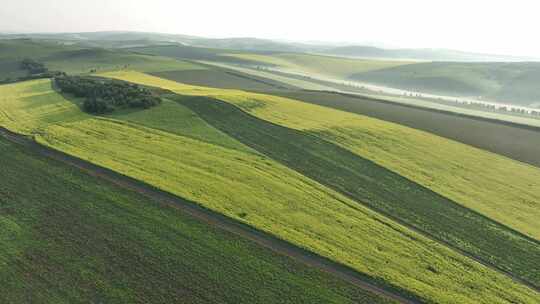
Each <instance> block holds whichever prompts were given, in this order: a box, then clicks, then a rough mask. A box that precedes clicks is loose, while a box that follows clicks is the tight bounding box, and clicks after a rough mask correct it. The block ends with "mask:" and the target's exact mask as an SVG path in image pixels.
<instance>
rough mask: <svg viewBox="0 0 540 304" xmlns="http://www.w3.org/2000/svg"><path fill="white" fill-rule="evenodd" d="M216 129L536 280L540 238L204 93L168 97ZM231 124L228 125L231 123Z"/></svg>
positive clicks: (452, 244)
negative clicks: (174, 99)
mask: <svg viewBox="0 0 540 304" xmlns="http://www.w3.org/2000/svg"><path fill="white" fill-rule="evenodd" d="M176 98H177V100H178V101H179V102H181V103H182V104H183V105H186V106H188V107H189V108H191V109H192V110H193V111H194V112H196V113H197V114H198V115H199V116H201V117H202V118H203V119H205V120H206V121H207V122H208V123H210V124H211V125H213V126H214V127H216V128H218V129H220V130H222V131H223V132H224V133H226V134H228V135H230V136H232V137H234V138H236V139H237V140H239V141H241V142H242V143H244V144H246V145H248V146H250V147H252V148H254V149H255V150H258V151H259V152H261V153H263V154H266V155H267V156H269V157H271V158H273V159H275V160H276V161H279V162H281V163H283V164H284V165H286V166H288V167H290V168H292V169H294V170H296V171H298V172H300V173H302V174H304V175H305V176H308V177H310V178H312V179H314V180H316V181H318V182H320V183H321V184H323V185H326V186H328V187H331V188H333V189H335V190H337V191H339V192H341V193H343V194H345V195H348V196H349V197H351V198H353V199H355V200H357V201H358V202H362V203H364V204H366V205H367V206H369V207H370V208H372V209H374V210H377V211H379V212H381V213H383V214H386V215H387V216H389V217H390V218H392V219H394V220H396V221H398V222H401V223H403V224H405V225H408V226H409V227H414V228H415V229H417V230H419V231H422V232H423V233H424V234H426V235H429V236H431V237H433V238H434V239H436V240H438V241H440V242H443V243H445V244H448V245H449V246H450V247H452V248H455V249H458V250H460V251H461V252H463V253H465V254H467V255H471V256H474V257H475V258H477V259H478V260H480V261H482V262H484V263H487V264H489V265H490V266H491V267H494V268H497V269H499V270H501V271H504V272H506V273H508V274H510V275H511V276H515V277H516V278H519V279H520V280H523V281H526V282H529V285H530V286H536V288H538V286H540V265H539V264H538V261H540V244H539V243H538V241H535V240H533V239H530V238H527V237H526V236H523V235H521V234H519V233H518V232H515V231H514V230H511V229H509V228H507V227H505V226H503V225H501V224H499V223H497V222H494V221H492V220H490V219H489V218H486V217H484V216H482V215H480V214H478V213H475V212H474V211H472V210H470V209H467V208H464V207H462V206H461V205H459V204H457V203H455V202H453V201H451V200H449V199H447V198H445V197H442V196H440V195H438V194H436V193H434V192H432V191H431V190H429V189H427V188H424V187H422V186H420V185H418V184H416V183H414V182H412V181H410V180H408V179H406V178H404V177H402V176H400V175H398V174H396V173H393V172H392V171H389V170H388V169H385V168H383V167H381V166H379V165H377V164H375V163H373V162H371V161H369V160H366V159H364V158H361V157H359V156H357V155H355V154H353V153H351V152H349V151H348V150H345V149H343V148H341V147H338V146H336V145H334V144H331V143H329V142H327V141H325V140H323V139H321V138H320V135H323V136H324V134H308V133H304V132H300V131H296V130H292V129H288V128H285V127H281V126H278V125H275V124H272V123H269V122H267V121H263V120H260V119H258V118H255V117H253V116H251V115H249V114H247V113H245V112H243V111H241V110H240V109H238V108H236V107H235V106H233V105H230V104H227V103H225V102H222V101H218V100H213V99H210V98H206V97H182V96H179V97H176ZM231 122H234V123H231Z"/></svg>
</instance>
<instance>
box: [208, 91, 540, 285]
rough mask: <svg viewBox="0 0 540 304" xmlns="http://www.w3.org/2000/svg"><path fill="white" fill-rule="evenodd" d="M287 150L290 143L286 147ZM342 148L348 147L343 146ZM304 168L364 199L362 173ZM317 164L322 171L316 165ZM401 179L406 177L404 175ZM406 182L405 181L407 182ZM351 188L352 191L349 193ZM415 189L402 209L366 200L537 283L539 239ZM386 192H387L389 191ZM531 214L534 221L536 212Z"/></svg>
mask: <svg viewBox="0 0 540 304" xmlns="http://www.w3.org/2000/svg"><path fill="white" fill-rule="evenodd" d="M219 98H222V99H225V100H227V101H232V102H233V103H239V104H240V106H241V107H242V105H243V107H244V109H245V110H247V111H250V110H253V109H254V110H255V111H256V110H257V109H260V108H263V107H264V101H261V100H259V101H257V100H255V101H250V100H249V98H247V99H246V98H244V99H242V98H241V97H239V96H235V95H233V96H232V97H231V96H228V97H226V98H225V97H219ZM289 106H291V104H289ZM279 110H280V109H279V108H275V107H274V108H273V109H272V110H271V111H270V112H272V113H273V114H274V115H277V116H282V115H283V113H279V112H278V111H279ZM199 114H200V113H199ZM308 115H309V114H308ZM282 118H283V117H282ZM305 119H306V120H307V121H309V119H310V118H309V117H306V118H305ZM232 121H235V122H236V120H235V119H232ZM221 127H222V126H220V128H221ZM229 127H232V126H229ZM246 131H247V130H246ZM238 132H240V131H238ZM227 133H228V134H229V135H231V136H233V137H234V136H235V135H234V131H231V130H229V132H227ZM259 136H260V135H257V136H255V137H256V138H258V139H260V138H262V137H259ZM283 136H285V135H283ZM285 137H286V136H285ZM299 140H300V139H296V140H290V141H292V142H299ZM290 141H289V142H290ZM276 142H279V139H275V141H274V140H271V141H270V143H271V144H270V145H271V146H272V147H274V144H275V143H276ZM286 144H287V143H283V145H285V146H286ZM248 145H249V144H248ZM331 146H332V145H330V146H328V147H324V148H320V150H322V151H323V152H327V151H331V149H332V147H331ZM303 147H305V146H303ZM259 148H260V147H259ZM276 148H277V147H276ZM335 148H337V147H335ZM270 149H272V148H270ZM289 149H291V148H290V147H289ZM297 149H298V148H297ZM300 149H302V148H300ZM313 149H315V148H313ZM284 151H288V150H287V149H285V150H283V151H281V152H276V151H274V152H276V153H275V155H271V154H269V155H271V156H272V157H283V156H287V155H289V154H290V153H283V152H284ZM345 152H347V151H346V150H345ZM264 153H269V152H268V151H266V150H265V151H264ZM345 154H347V153H345ZM348 154H350V155H348V156H347V157H349V156H351V155H352V156H354V154H352V153H348ZM299 155H302V154H301V153H300V154H299ZM342 157H345V156H342ZM347 157H345V158H344V159H347ZM278 159H279V158H278ZM358 159H360V160H361V158H358ZM358 159H357V161H358ZM291 162H292V165H293V166H294V164H300V163H301V162H299V161H298V160H293V161H291ZM349 162H352V163H354V157H353V159H349ZM311 163H317V162H311ZM364 163H367V164H368V167H369V166H372V165H373V164H372V163H371V162H369V161H368V162H365V160H364ZM293 168H294V167H293ZM295 169H297V170H298V168H295ZM302 169H305V168H300V170H298V171H299V172H301V173H303V174H304V175H307V176H309V177H312V178H314V179H315V180H317V181H319V182H321V183H323V184H325V185H327V186H330V187H333V188H334V189H338V190H340V191H342V193H345V194H348V195H353V198H355V199H357V200H358V201H364V200H365V199H366V197H365V193H362V191H358V189H355V190H351V189H354V188H355V187H357V185H356V184H355V182H354V181H355V180H362V176H361V175H359V176H354V174H353V176H354V177H352V176H349V179H346V181H348V183H349V184H348V185H347V184H345V186H344V185H339V184H332V183H333V182H334V181H332V179H333V175H328V174H327V176H326V177H327V179H329V181H328V180H326V181H325V180H323V181H321V180H320V179H318V178H320V176H324V172H317V173H316V174H320V176H313V175H310V172H305V171H302ZM310 169H311V168H310ZM319 169H320V170H323V169H321V168H320V167H319ZM325 169H327V168H325ZM340 169H341V170H344V172H345V173H346V174H350V173H348V172H347V171H348V169H349V166H348V165H346V164H344V163H343V164H342V167H341V168H340ZM358 170H359V171H358V172H362V168H361V167H360V168H359V169H358ZM335 171H336V172H334V173H335V176H339V175H340V172H341V171H340V170H335ZM377 171H379V170H378V169H376V170H375V172H377ZM311 173H313V172H311ZM388 173H390V172H388ZM383 175H384V174H383ZM396 176H397V175H396ZM375 179H376V180H380V178H375ZM403 181H407V180H406V179H403ZM407 183H409V182H408V181H407ZM411 184H412V183H411ZM411 184H409V185H405V187H407V188H405V190H408V189H409V188H412V189H414V188H415V187H416V186H417V185H414V184H412V185H411ZM382 188H383V189H384V185H382ZM351 191H352V194H351ZM392 191H394V192H395V191H396V190H392ZM402 191H403V190H402ZM419 191H420V192H421V193H428V194H424V199H425V200H424V202H423V203H419V202H417V201H415V200H416V199H417V198H415V199H414V200H413V201H414V202H415V203H416V204H415V205H414V206H413V205H406V208H400V209H401V210H395V209H393V208H395V207H396V206H397V207H401V206H400V202H399V200H400V199H403V198H400V199H398V200H396V197H394V198H393V200H394V204H395V206H394V205H392V204H390V205H386V206H379V205H378V204H377V203H378V202H369V203H368V205H370V206H371V207H374V208H375V209H376V210H379V211H384V212H388V214H389V215H390V216H391V217H392V218H394V219H398V220H399V221H402V222H403V221H405V223H407V224H408V225H412V226H413V227H415V228H417V229H420V230H421V231H423V232H424V233H427V234H428V235H431V236H434V237H435V238H436V239H438V240H440V241H443V242H446V243H450V244H452V246H454V247H455V248H458V249H460V250H462V251H463V252H468V253H469V254H472V255H473V256H475V257H477V258H479V259H480V260H482V261H483V262H484V263H489V264H490V265H492V266H493V267H495V268H497V269H499V270H502V271H504V272H506V273H511V274H512V275H514V276H516V277H518V278H519V279H522V280H524V281H527V282H529V284H530V286H534V287H535V288H536V289H537V288H538V282H537V280H538V275H539V271H538V269H537V268H538V265H536V262H535V261H537V260H538V259H539V258H540V246H539V245H538V241H537V240H535V239H530V238H527V237H526V236H524V235H520V234H519V233H516V232H515V231H512V230H511V229H508V228H507V227H504V226H503V225H500V224H498V223H496V222H493V221H492V220H490V219H489V218H486V217H483V216H482V215H480V214H477V213H475V212H472V211H471V210H469V209H466V208H461V206H459V205H457V204H455V203H454V202H452V201H450V200H448V199H446V198H444V197H442V196H438V195H436V194H435V193H431V194H429V193H430V191H429V190H427V189H425V188H420V189H419ZM388 193H389V194H390V192H388ZM403 195H405V197H407V196H408V194H407V193H406V192H405V193H404V194H403ZM425 195H427V197H429V198H426V196H425ZM409 196H410V195H409ZM413 196H414V195H413ZM420 196H422V195H420ZM431 200H434V202H438V205H439V206H438V207H439V208H442V209H441V210H437V214H436V215H438V216H440V218H433V217H432V216H433V215H434V214H430V211H429V210H430V209H429V207H432V205H431V204H433V202H432V201H431ZM383 203H384V202H383ZM386 203H388V202H386ZM381 207H382V209H381ZM426 207H428V208H426ZM403 212H404V213H403ZM406 214H408V217H409V218H408V219H407V217H405V219H404V218H403V216H404V215H406ZM417 214H422V215H423V216H422V217H421V218H418V215H417ZM448 214H451V215H452V216H448ZM462 216H465V217H464V219H462ZM444 219H446V220H444ZM532 219H533V220H534V217H533V218H532ZM441 221H442V222H441ZM461 221H464V222H465V223H467V222H468V225H465V228H464V225H463V222H461ZM477 225H483V229H482V230H483V231H482V232H483V233H486V234H480V235H479V236H469V231H477V230H478V227H477ZM441 228H442V229H441ZM456 228H458V229H456ZM431 231H434V232H431ZM447 234H448V235H447ZM486 237H487V239H486ZM502 244H506V246H502V247H503V248H506V250H508V252H504V253H503V252H501V251H500V248H499V246H501V245H502ZM515 256H521V257H522V258H520V259H519V261H517V264H516V261H514V257H515ZM519 264H521V265H519ZM516 266H517V267H516Z"/></svg>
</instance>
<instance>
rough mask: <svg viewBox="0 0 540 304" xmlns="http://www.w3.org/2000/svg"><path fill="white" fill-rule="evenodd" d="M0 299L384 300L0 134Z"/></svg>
mask: <svg viewBox="0 0 540 304" xmlns="http://www.w3.org/2000/svg"><path fill="white" fill-rule="evenodd" d="M0 155H1V158H0V168H1V169H0V243H1V244H2V246H0V303H389V302H388V301H387V300H382V299H380V298H378V297H376V296H373V295H371V294H368V293H366V292H364V291H362V290H360V289H357V288H355V287H352V286H350V285H347V284H345V283H343V282H341V281H338V280H337V279H334V278H333V277H330V276H329V275H326V274H323V273H321V272H318V271H315V270H311V269H308V268H307V267H306V266H303V264H302V265H300V264H298V263H296V262H294V261H292V260H291V259H289V258H285V257H282V256H278V255H275V254H272V253H270V252H268V251H267V250H266V249H262V248H261V247H258V246H256V245H254V244H253V243H251V242H248V241H244V240H243V239H240V238H238V237H236V236H233V235H231V234H229V233H225V232H223V231H221V230H216V229H214V228H211V227H209V226H208V225H206V224H203V223H201V222H199V221H196V220H194V219H193V218H191V217H188V216H186V215H184V214H183V213H181V212H180V211H179V210H177V209H174V208H172V207H170V206H167V205H164V204H161V203H156V202H154V201H150V200H149V199H147V198H145V197H142V196H140V195H138V194H135V193H133V192H130V191H126V190H122V189H119V188H117V187H113V186H111V185H110V184H108V183H106V182H104V181H101V180H100V179H97V178H94V177H90V176H89V175H86V174H83V173H81V172H80V171H78V170H77V169H74V168H73V167H67V166H66V165H63V164H61V163H59V162H57V161H53V160H51V159H48V158H44V157H42V156H38V155H37V154H35V153H34V152H31V151H30V150H28V149H27V148H24V149H23V148H22V147H21V146H15V145H13V144H11V143H10V142H7V141H5V140H4V139H3V138H0Z"/></svg>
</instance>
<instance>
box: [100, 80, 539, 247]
mask: <svg viewBox="0 0 540 304" xmlns="http://www.w3.org/2000/svg"><path fill="white" fill-rule="evenodd" d="M109 76H111V77H118V78H121V79H124V80H128V81H133V82H138V83H144V84H148V85H151V86H157V87H164V88H168V89H171V90H173V91H176V92H179V93H183V94H192V95H211V96H215V97H217V98H220V99H224V100H226V101H228V102H231V103H234V104H236V105H238V106H240V107H242V108H243V109H244V110H245V111H247V112H249V113H251V114H253V115H256V116H258V117H260V118H263V119H265V120H268V121H271V122H275V123H278V124H281V125H284V126H287V127H289V128H293V129H299V130H303V131H307V132H312V133H316V134H319V136H323V138H325V139H327V140H329V141H332V142H336V143H337V144H339V145H342V146H344V147H346V148H348V149H350V150H351V151H353V152H355V153H356V154H358V155H360V156H362V157H366V158H368V159H370V160H373V161H375V162H376V163H379V164H381V165H383V166H385V167H387V168H389V169H391V170H393V171H395V172H398V173H400V174H402V175H404V176H406V177H408V178H410V179H411V180H414V181H417V182H418V183H420V184H422V185H424V186H426V187H428V188H431V189H433V190H434V191H436V192H440V193H442V194H444V195H445V196H447V197H449V198H450V199H453V200H455V201H457V202H459V203H461V204H464V206H466V207H469V208H472V209H474V210H476V211H479V212H481V213H483V214H486V215H488V216H489V217H491V218H494V219H496V220H498V221H500V222H501V223H504V224H505V225H508V226H510V227H512V228H514V229H516V230H519V231H521V232H522V233H525V234H528V235H530V236H531V237H534V238H536V239H539V238H540V226H539V225H538V223H537V221H536V218H538V216H540V214H538V213H537V210H538V208H537V203H534V202H538V201H540V197H539V196H540V184H539V183H538V180H539V179H538V178H540V170H539V169H538V168H535V167H533V166H529V165H525V164H522V163H519V162H516V161H512V160H509V159H507V158H505V157H501V156H498V155H496V154H492V153H488V152H485V151H482V150H479V149H475V148H472V147H470V146H467V145H463V144H459V143H456V142H453V141H450V140H446V139H443V138H440V137H437V136H433V135H430V134H429V133H425V132H421V131H417V130H414V129H411V128H407V127H402V126H400V125H396V124H392V123H387V122H383V121H380V120H377V119H372V118H368V117H365V116H360V115H355V114H352V113H346V112H342V111H337V110H332V109H328V108H325V107H320V106H316V105H309V104H306V103H302V102H297V101H294V100H291V99H287V98H281V97H275V96H269V95H263V94H254V93H247V92H241V91H232V90H216V89H208V88H203V87H195V86H187V85H183V84H179V83H176V82H173V81H168V80H164V79H159V78H157V77H151V76H146V75H143V74H139V73H130V72H127V73H113V74H109ZM324 133H328V135H327V136H325V135H323V134H324ZM337 139H341V140H337ZM365 143H370V144H365ZM418 155H422V158H418V157H417V156H418ZM441 159H444V161H443V162H442V161H441ZM451 168H454V169H451ZM516 174H517V175H516ZM509 175H511V176H516V179H514V180H512V181H508V180H507V176H509ZM438 181H441V182H440V183H439V182H438ZM460 185H463V186H460ZM514 189H519V190H518V191H515V190H514ZM508 202H513V204H511V205H509V204H508ZM531 203H532V205H531ZM501 208H502V209H501ZM501 211H502V212H501Z"/></svg>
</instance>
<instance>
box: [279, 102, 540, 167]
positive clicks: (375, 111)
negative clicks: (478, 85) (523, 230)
mask: <svg viewBox="0 0 540 304" xmlns="http://www.w3.org/2000/svg"><path fill="white" fill-rule="evenodd" d="M272 95H278V96H282V97H286V98H290V99H295V100H301V101H304V102H307V103H312V104H316V105H321V106H324V107H328V108H334V109H337V110H342V111H346V112H351V113H356V114H361V115H365V116H369V117H373V118H377V119H381V120H384V121H388V122H393V123H397V124H401V125H404V126H408V127H410V128H414V129H418V130H422V131H426V132H429V133H431V134H435V135H438V136H441V137H445V138H448V139H451V140H455V141H458V142H461V143H464V144H467V145H470V146H473V147H477V148H480V149H483V150H487V151H490V152H493V153H496V154H500V155H504V156H506V157H508V158H512V159H515V160H518V161H521V162H525V163H528V164H532V165H535V166H536V167H540V128H538V129H537V130H534V129H532V128H527V127H523V126H517V125H510V124H505V123H501V122H495V121H486V120H484V119H481V118H476V117H470V116H463V115H459V114H454V113H443V112H440V111H430V110H427V109H424V108H418V107H414V106H405V105H401V104H397V103H392V102H385V101H384V100H381V99H371V98H367V97H362V96H353V95H346V94H339V93H329V92H315V91H282V92H279V91H274V92H272Z"/></svg>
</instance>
